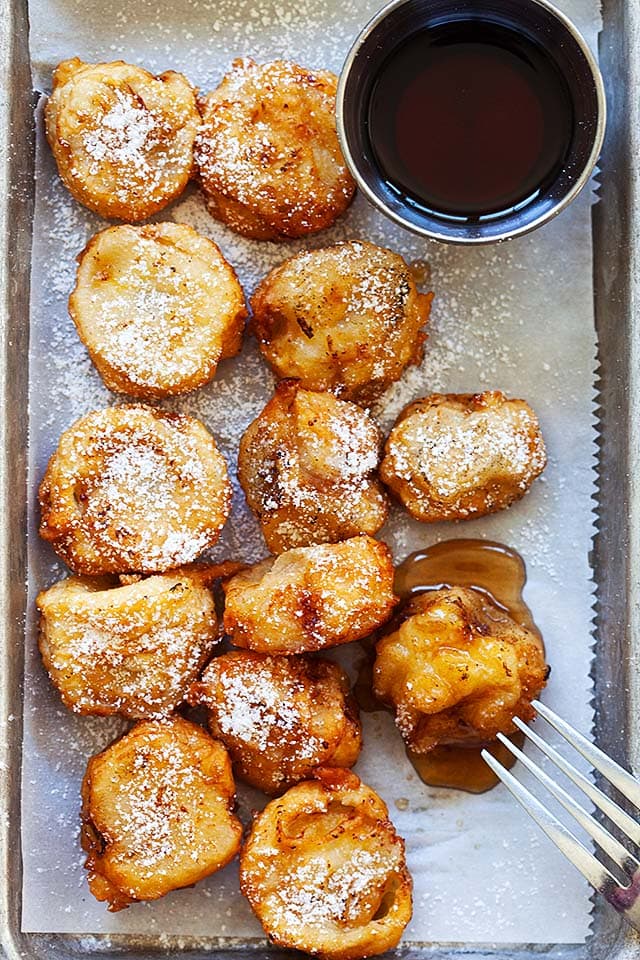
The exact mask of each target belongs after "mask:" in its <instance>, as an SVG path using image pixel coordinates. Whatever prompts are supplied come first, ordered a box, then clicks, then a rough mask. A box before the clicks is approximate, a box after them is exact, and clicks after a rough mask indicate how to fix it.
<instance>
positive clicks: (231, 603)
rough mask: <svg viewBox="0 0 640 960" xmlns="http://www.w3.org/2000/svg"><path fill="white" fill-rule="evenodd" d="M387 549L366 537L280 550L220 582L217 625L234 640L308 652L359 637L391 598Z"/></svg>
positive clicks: (268, 649)
mask: <svg viewBox="0 0 640 960" xmlns="http://www.w3.org/2000/svg"><path fill="white" fill-rule="evenodd" d="M393 575H394V570H393V563H392V560H391V554H390V552H389V548H388V547H387V546H386V544H384V543H380V542H379V541H378V540H373V539H372V538H371V537H352V538H351V539H350V540H345V541H344V542H343V543H334V544H329V543H324V544H320V545H318V546H315V547H300V548H298V549H296V550H288V551H287V552H286V553H282V554H280V556H279V557H268V558H267V559H266V560H262V561H261V562H260V563H256V564H255V565H254V566H252V567H248V568H247V569H246V570H241V571H240V573H238V574H236V576H234V577H232V578H231V579H230V580H227V581H226V583H224V592H225V598H226V600H225V611H224V628H225V630H226V632H227V633H228V634H230V635H231V637H232V639H233V642H234V643H235V644H236V645H237V646H239V647H247V648H248V649H250V650H257V651H259V652H264V653H272V654H277V653H282V654H292V653H310V652H311V651H314V650H322V649H323V648H325V647H334V646H336V645H337V644H341V643H349V642H351V641H352V640H359V639H361V638H362V637H366V636H367V635H368V634H369V633H371V632H372V631H373V630H375V629H376V628H377V627H379V626H380V625H381V624H383V623H385V622H386V621H387V620H388V619H389V617H390V616H391V612H392V610H393V608H394V606H395V605H396V603H397V602H398V601H397V597H396V596H395V595H394V592H393Z"/></svg>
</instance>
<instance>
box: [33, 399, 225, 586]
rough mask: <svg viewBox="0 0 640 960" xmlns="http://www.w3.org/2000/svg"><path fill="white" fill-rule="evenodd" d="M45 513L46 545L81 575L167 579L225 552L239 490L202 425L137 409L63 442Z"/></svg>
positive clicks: (45, 489) (76, 430)
mask: <svg viewBox="0 0 640 960" xmlns="http://www.w3.org/2000/svg"><path fill="white" fill-rule="evenodd" d="M40 505H41V508H42V515H41V522H40V535H41V536H42V537H43V538H44V539H45V540H48V541H49V542H50V543H51V546H52V547H53V549H54V550H55V551H56V553H57V554H58V555H59V556H60V557H61V558H62V559H63V560H64V561H65V563H66V564H67V565H68V566H69V567H71V569H72V570H73V572H74V573H82V574H89V575H93V574H98V575H99V574H105V573H127V572H130V571H133V572H138V573H161V572H163V571H165V570H170V569H173V568H174V567H179V566H181V565H182V564H184V563H190V562H191V561H192V560H195V559H196V557H197V556H198V555H199V554H200V553H202V551H203V550H205V549H206V548H207V547H210V546H212V545H213V544H214V543H215V542H216V540H217V539H218V536H219V535H220V531H221V530H222V527H223V526H224V523H225V521H226V519H227V517H228V515H229V510H230V507H231V487H230V484H229V479H228V477H227V469H226V465H225V462H224V459H223V457H222V455H221V454H220V453H219V451H218V448H217V447H216V444H215V441H214V439H213V437H212V436H211V434H210V433H209V432H208V431H207V430H206V429H205V427H204V426H203V425H202V424H201V423H200V421H199V420H196V419H195V418H194V417H188V416H183V415H181V414H175V413H168V412H166V411H164V410H158V409H156V408H155V407H146V406H143V405H141V404H139V405H135V404H131V405H125V406H121V407H109V408H108V409H106V410H97V411H94V412H93V413H88V414H87V415H86V416H84V417H81V418H80V419H79V420H77V421H76V422H75V423H74V424H73V425H72V426H71V427H69V429H68V430H66V431H65V433H63V434H62V436H61V437H60V442H59V444H58V449H57V450H56V452H55V453H54V454H53V456H52V457H51V459H50V461H49V465H48V467H47V470H46V473H45V475H44V478H43V480H42V483H41V484H40Z"/></svg>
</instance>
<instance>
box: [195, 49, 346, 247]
mask: <svg viewBox="0 0 640 960" xmlns="http://www.w3.org/2000/svg"><path fill="white" fill-rule="evenodd" d="M336 89H337V78H336V77H335V76H334V75H333V74H332V73H329V72H328V71H325V70H320V71H311V70H306V69H304V68H303V67H299V66H297V65H296V64H295V63H290V62H289V61H287V60H275V61H274V62H272V63H265V64H257V63H255V62H254V61H253V60H251V59H239V60H235V61H234V62H233V64H232V68H231V70H230V72H229V73H227V74H226V76H225V77H224V79H223V80H222V83H221V84H220V86H219V87H218V88H217V90H214V91H213V93H210V94H209V95H208V96H207V97H204V98H202V100H201V101H200V104H199V106H200V112H201V114H202V125H201V127H200V131H199V133H198V137H197V140H196V147H195V157H196V163H197V166H198V172H199V176H200V183H201V185H202V189H203V191H204V194H205V198H206V201H207V206H208V208H209V210H210V212H211V214H212V215H213V216H214V217H216V218H217V219H218V220H222V221H223V223H226V224H227V225H228V226H229V227H231V229H232V230H235V231H237V232H238V233H241V234H243V235H244V236H246V237H253V238H254V239H256V240H286V239H291V238H294V237H304V236H306V235H307V234H309V233H315V232H316V231H318V230H323V229H324V228H325V227H328V226H330V225H331V224H332V223H333V222H334V220H335V219H336V218H337V217H339V216H340V214H341V213H343V212H344V210H346V208H347V207H348V206H349V204H350V202H351V200H352V198H353V195H354V192H355V182H354V180H353V178H352V177H351V174H350V173H349V171H348V169H347V167H346V164H345V162H344V158H343V156H342V152H341V150H340V145H339V143H338V135H337V133H336V121H335V101H336Z"/></svg>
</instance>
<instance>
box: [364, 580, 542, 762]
mask: <svg viewBox="0 0 640 960" xmlns="http://www.w3.org/2000/svg"><path fill="white" fill-rule="evenodd" d="M548 672H549V671H548V668H547V665H546V663H545V659H544V652H543V650H542V648H541V644H540V642H539V641H538V639H537V637H535V636H534V635H533V634H532V633H531V632H530V631H529V630H525V629H524V628H523V627H521V626H519V625H518V624H517V623H515V622H514V621H513V620H512V619H511V617H510V616H509V615H508V614H507V613H506V612H505V611H504V610H503V609H502V608H500V607H497V606H496V605H495V603H493V601H491V600H490V599H489V597H488V596H487V595H485V594H481V593H478V592H477V591H475V590H471V589H468V588H466V587H450V588H449V587H447V588H446V589H441V590H433V591H429V592H427V593H422V594H419V595H418V596H416V597H413V598H412V599H411V600H410V601H409V603H408V604H407V606H406V607H405V608H404V609H403V610H402V619H401V621H400V624H399V625H397V624H396V625H395V628H394V629H393V630H392V631H391V632H390V633H388V634H387V635H386V636H384V637H383V638H382V639H381V640H380V641H379V642H378V644H377V648H376V662H375V664H374V670H373V682H374V692H375V694H376V696H377V697H378V698H379V699H380V700H382V701H383V702H384V703H388V704H389V705H390V706H392V707H394V709H395V712H396V724H397V726H398V728H399V730H400V732H401V733H402V736H403V737H404V739H405V741H406V743H407V744H408V745H409V746H410V747H411V749H412V750H414V751H416V752H417V753H427V752H428V751H429V750H431V749H432V748H433V747H435V746H437V745H438V744H463V745H465V744H467V745H477V744H480V743H485V742H487V741H489V740H493V739H494V738H495V737H496V735H497V734H498V733H507V734H508V733H513V731H514V730H515V727H514V724H513V722H512V718H513V717H514V716H519V717H521V718H522V720H524V721H525V722H526V721H529V720H532V719H533V717H534V715H535V714H534V711H533V708H532V707H531V700H534V699H535V698H536V697H537V696H538V695H539V694H540V691H541V690H542V688H543V687H544V685H545V683H546V680H547V676H548Z"/></svg>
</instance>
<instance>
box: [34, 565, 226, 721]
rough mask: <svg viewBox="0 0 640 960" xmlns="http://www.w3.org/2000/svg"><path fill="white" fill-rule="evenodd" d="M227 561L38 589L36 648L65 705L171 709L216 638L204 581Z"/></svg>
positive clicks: (148, 713)
mask: <svg viewBox="0 0 640 960" xmlns="http://www.w3.org/2000/svg"><path fill="white" fill-rule="evenodd" d="M233 566H235V565H233ZM227 568H228V565H224V566H222V567H220V568H216V567H207V566H204V565H203V566H192V567H185V568H183V569H181V570H172V571H171V572H170V573H163V574H157V575H155V576H151V577H146V578H144V579H143V578H138V577H124V578H123V580H124V581H125V582H124V583H121V582H119V581H118V580H116V579H115V578H111V579H110V578H106V577H103V578H97V577H96V578H89V577H68V578H67V579H66V580H61V581H60V582H59V583H56V584H54V585H53V586H52V587H50V588H49V589H48V590H45V591H43V592H42V593H41V594H40V595H39V596H38V598H37V600H36V603H37V606H38V609H39V611H40V637H39V644H40V652H41V654H42V659H43V661H44V665H45V667H46V669H47V671H48V673H49V676H50V677H51V679H52V681H53V683H54V684H55V686H56V687H57V688H58V690H59V692H60V695H61V697H62V700H63V702H64V704H65V706H67V707H69V709H70V710H73V711H74V712H75V713H82V714H101V715H105V716H106V715H109V714H114V713H119V714H122V715H123V716H125V717H132V718H138V717H161V716H166V715H168V714H170V713H172V712H173V711H174V710H175V708H176V707H177V706H178V704H180V703H182V701H183V700H184V698H185V694H186V693H187V691H188V689H189V687H190V685H191V684H192V683H193V681H194V680H195V679H196V677H197V676H198V674H199V672H200V670H201V668H202V667H203V666H204V664H205V663H206V661H207V660H208V658H209V656H210V654H211V651H212V649H213V647H214V645H215V643H216V641H217V635H218V630H217V628H218V623H217V618H216V611H215V604H214V600H213V595H212V593H211V586H212V581H213V579H214V577H215V576H216V575H219V574H222V573H225V572H227ZM127 581H132V582H127Z"/></svg>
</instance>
